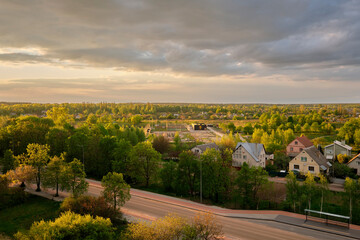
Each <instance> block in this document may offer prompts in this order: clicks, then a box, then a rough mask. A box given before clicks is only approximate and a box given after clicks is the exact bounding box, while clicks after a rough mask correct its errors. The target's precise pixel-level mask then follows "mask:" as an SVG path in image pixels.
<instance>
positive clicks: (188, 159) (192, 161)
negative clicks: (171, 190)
mask: <svg viewBox="0 0 360 240" xmlns="http://www.w3.org/2000/svg"><path fill="white" fill-rule="evenodd" d="M177 172H178V173H177V176H178V178H177V179H178V185H179V187H181V188H184V189H186V193H190V195H191V196H193V195H194V192H195V186H196V182H197V181H198V179H199V161H197V159H196V156H195V155H194V154H193V153H192V152H191V151H186V152H182V153H180V155H179V165H178V170H177Z"/></svg>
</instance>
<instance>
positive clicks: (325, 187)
mask: <svg viewBox="0 0 360 240" xmlns="http://www.w3.org/2000/svg"><path fill="white" fill-rule="evenodd" d="M319 183H320V191H321V203H320V212H322V210H323V205H324V197H325V196H326V195H327V193H328V192H329V183H328V181H327V179H326V177H325V176H324V175H320V180H319Z"/></svg>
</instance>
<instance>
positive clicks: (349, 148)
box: [325, 140, 352, 151]
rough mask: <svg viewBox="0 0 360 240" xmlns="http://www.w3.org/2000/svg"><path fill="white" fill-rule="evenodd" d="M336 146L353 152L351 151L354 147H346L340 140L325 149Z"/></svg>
mask: <svg viewBox="0 0 360 240" xmlns="http://www.w3.org/2000/svg"><path fill="white" fill-rule="evenodd" d="M334 144H336V145H338V146H340V147H343V148H346V149H347V150H349V151H351V149H352V147H350V146H349V145H346V144H345V143H344V144H343V143H342V142H340V141H338V140H335V141H334V143H332V144H330V145H327V146H325V148H328V147H331V146H334Z"/></svg>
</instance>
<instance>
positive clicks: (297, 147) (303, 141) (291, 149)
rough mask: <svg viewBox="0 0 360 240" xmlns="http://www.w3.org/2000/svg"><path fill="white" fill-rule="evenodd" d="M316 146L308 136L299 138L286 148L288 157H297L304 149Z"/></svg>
mask: <svg viewBox="0 0 360 240" xmlns="http://www.w3.org/2000/svg"><path fill="white" fill-rule="evenodd" d="M313 145H314V144H313V143H312V142H311V141H310V139H308V138H307V137H306V136H302V137H297V138H296V139H295V140H294V141H292V142H291V143H289V145H287V147H286V155H288V156H289V157H295V156H297V155H298V154H299V153H300V152H301V151H302V150H303V149H305V148H308V147H311V146H313Z"/></svg>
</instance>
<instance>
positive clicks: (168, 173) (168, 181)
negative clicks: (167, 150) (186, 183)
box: [160, 161, 177, 192]
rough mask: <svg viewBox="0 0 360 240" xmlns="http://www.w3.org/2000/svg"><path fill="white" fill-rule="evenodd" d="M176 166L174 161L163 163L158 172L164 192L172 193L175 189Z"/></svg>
mask: <svg viewBox="0 0 360 240" xmlns="http://www.w3.org/2000/svg"><path fill="white" fill-rule="evenodd" d="M176 172H177V164H176V163H175V162H174V161H169V162H165V163H164V164H163V167H162V169H161V170H160V178H161V182H162V185H163V186H164V189H165V191H169V192H172V191H174V189H175V182H176Z"/></svg>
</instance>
